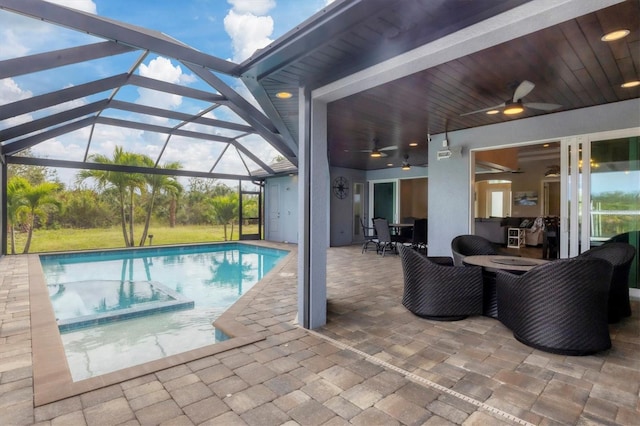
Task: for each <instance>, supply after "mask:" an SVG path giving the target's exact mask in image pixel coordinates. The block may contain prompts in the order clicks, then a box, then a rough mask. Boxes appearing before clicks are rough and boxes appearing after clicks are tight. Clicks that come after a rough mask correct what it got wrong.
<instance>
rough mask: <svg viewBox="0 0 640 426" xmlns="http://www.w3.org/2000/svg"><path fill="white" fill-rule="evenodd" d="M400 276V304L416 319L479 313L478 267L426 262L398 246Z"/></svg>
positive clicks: (449, 318) (446, 318) (450, 318)
mask: <svg viewBox="0 0 640 426" xmlns="http://www.w3.org/2000/svg"><path fill="white" fill-rule="evenodd" d="M398 250H399V251H400V259H401V261H402V271H403V273H404V295H403V297H402V304H403V305H404V306H405V307H406V308H407V309H408V310H409V311H411V312H412V313H414V314H415V315H418V316H420V317H424V318H428V319H433V320H438V321H455V320H460V319H463V318H466V317H467V316H469V315H480V314H482V268H480V267H479V266H466V267H457V266H453V262H452V261H451V259H450V258H449V259H443V258H442V257H438V258H435V259H433V261H432V260H430V259H429V258H428V257H425V256H423V255H421V254H420V253H418V252H417V251H415V250H413V249H411V248H410V247H405V246H402V245H399V246H398Z"/></svg>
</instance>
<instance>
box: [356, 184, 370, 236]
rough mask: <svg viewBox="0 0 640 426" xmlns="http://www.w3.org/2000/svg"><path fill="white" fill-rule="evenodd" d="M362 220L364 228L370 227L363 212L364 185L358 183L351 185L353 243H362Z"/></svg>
mask: <svg viewBox="0 0 640 426" xmlns="http://www.w3.org/2000/svg"><path fill="white" fill-rule="evenodd" d="M360 220H362V221H363V222H364V224H365V226H371V224H369V223H367V218H366V217H365V212H364V184H363V183H360V182H354V183H353V226H352V229H353V235H352V241H353V242H362V240H363V239H364V235H362V225H361V224H360Z"/></svg>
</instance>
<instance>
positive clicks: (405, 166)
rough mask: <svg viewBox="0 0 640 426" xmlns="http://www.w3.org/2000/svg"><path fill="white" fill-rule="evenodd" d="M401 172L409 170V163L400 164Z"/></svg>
mask: <svg viewBox="0 0 640 426" xmlns="http://www.w3.org/2000/svg"><path fill="white" fill-rule="evenodd" d="M402 170H411V165H410V164H409V163H402Z"/></svg>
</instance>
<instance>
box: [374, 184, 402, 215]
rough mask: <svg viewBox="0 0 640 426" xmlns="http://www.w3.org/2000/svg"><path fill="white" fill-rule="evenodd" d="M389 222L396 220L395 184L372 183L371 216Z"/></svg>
mask: <svg viewBox="0 0 640 426" xmlns="http://www.w3.org/2000/svg"><path fill="white" fill-rule="evenodd" d="M371 217H372V218H374V217H383V218H385V219H387V220H388V221H389V223H391V222H395V220H396V182H374V183H373V215H372V216H371Z"/></svg>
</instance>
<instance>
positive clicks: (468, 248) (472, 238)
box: [451, 235, 499, 266]
mask: <svg viewBox="0 0 640 426" xmlns="http://www.w3.org/2000/svg"><path fill="white" fill-rule="evenodd" d="M451 253H452V254H453V263H454V265H456V266H462V265H463V263H462V260H463V259H464V258H465V256H477V255H483V254H489V255H491V254H499V253H498V251H497V250H496V249H495V247H494V246H493V244H492V243H491V241H489V240H487V239H486V238H484V237H481V236H479V235H458V236H457V237H455V238H454V239H453V240H452V241H451Z"/></svg>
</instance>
